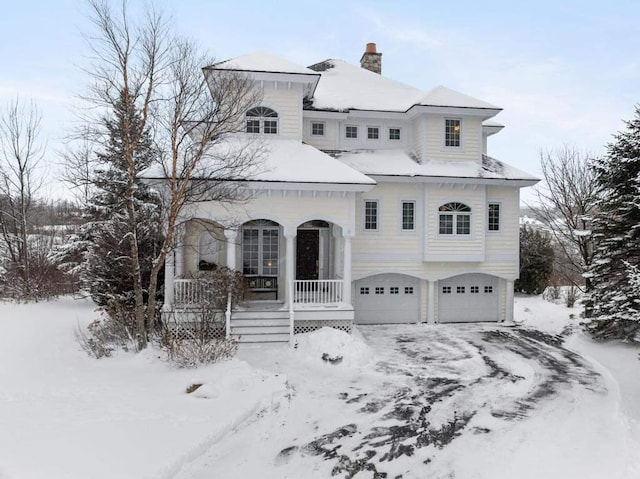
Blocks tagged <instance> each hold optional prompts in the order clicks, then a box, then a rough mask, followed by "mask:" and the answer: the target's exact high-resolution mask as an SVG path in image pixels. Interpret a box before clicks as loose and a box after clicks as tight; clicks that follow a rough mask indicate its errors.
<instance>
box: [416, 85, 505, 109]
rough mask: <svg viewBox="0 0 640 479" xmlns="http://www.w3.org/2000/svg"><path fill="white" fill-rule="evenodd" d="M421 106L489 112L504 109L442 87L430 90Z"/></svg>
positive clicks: (422, 100) (421, 101)
mask: <svg viewBox="0 0 640 479" xmlns="http://www.w3.org/2000/svg"><path fill="white" fill-rule="evenodd" d="M419 104H420V105H425V106H451V107H458V108H481V109H489V110H501V109H502V108H500V107H499V106H495V105H492V104H491V103H487V102H486V101H482V100H478V99H477V98H474V97H472V96H469V95H465V94H464V93H460V92H458V91H455V90H452V89H451V88H447V87H446V86H442V85H439V86H437V87H435V88H433V89H431V90H429V91H428V92H427V94H426V95H425V96H424V97H423V98H422V99H421V100H420V102H419Z"/></svg>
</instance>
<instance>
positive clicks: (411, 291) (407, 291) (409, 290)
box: [404, 286, 413, 294]
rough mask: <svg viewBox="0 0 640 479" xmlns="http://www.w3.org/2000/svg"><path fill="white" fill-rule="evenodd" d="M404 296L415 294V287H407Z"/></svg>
mask: <svg viewBox="0 0 640 479" xmlns="http://www.w3.org/2000/svg"><path fill="white" fill-rule="evenodd" d="M404 294H413V286H405V288H404Z"/></svg>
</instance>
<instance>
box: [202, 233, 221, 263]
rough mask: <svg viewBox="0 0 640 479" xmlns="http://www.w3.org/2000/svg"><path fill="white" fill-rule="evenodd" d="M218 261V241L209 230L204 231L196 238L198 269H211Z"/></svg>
mask: <svg viewBox="0 0 640 479" xmlns="http://www.w3.org/2000/svg"><path fill="white" fill-rule="evenodd" d="M219 261H220V242H219V241H218V238H216V237H215V236H214V234H213V233H211V232H210V231H204V232H203V233H202V234H201V235H200V238H199V239H198V269H199V270H200V271H212V270H215V269H217V268H218V262H219Z"/></svg>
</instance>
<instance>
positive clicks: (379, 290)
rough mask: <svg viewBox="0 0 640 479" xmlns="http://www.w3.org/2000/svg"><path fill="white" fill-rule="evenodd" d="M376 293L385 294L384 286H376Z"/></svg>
mask: <svg viewBox="0 0 640 479" xmlns="http://www.w3.org/2000/svg"><path fill="white" fill-rule="evenodd" d="M376 294H384V288H383V287H376Z"/></svg>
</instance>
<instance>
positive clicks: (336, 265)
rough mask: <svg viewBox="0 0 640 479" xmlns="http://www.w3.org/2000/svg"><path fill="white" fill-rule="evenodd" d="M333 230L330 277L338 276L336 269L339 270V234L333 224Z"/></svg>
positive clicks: (335, 277)
mask: <svg viewBox="0 0 640 479" xmlns="http://www.w3.org/2000/svg"><path fill="white" fill-rule="evenodd" d="M332 230H333V252H332V253H333V271H332V275H333V276H332V278H334V279H337V278H338V271H340V234H339V233H338V232H337V231H336V228H335V225H334V227H333V228H332Z"/></svg>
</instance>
